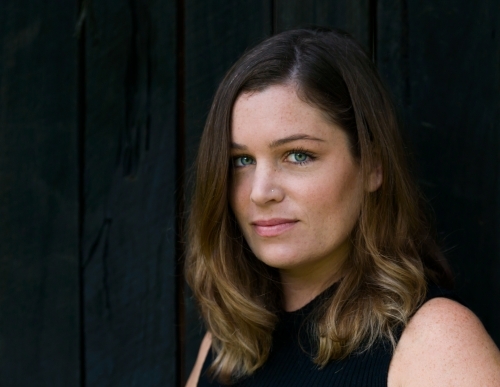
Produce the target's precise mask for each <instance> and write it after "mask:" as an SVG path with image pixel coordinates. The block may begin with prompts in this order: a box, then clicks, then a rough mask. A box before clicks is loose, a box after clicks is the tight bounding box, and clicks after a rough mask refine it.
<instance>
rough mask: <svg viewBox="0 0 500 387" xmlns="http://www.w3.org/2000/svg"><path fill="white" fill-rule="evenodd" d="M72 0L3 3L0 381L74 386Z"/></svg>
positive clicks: (4, 383) (74, 51) (75, 237)
mask: <svg viewBox="0 0 500 387" xmlns="http://www.w3.org/2000/svg"><path fill="white" fill-rule="evenodd" d="M76 15H77V2H76V1H64V2H57V3H50V2H49V3H44V2H30V3H29V4H27V3H26V2H18V1H14V0H6V1H2V2H0V25H1V26H2V27H1V31H0V40H1V42H2V44H1V45H0V214H1V215H0V240H1V243H0V311H1V313H0V385H2V386H42V387H43V386H47V387H49V386H50V387H57V386H60V387H67V386H69V387H71V386H75V387H76V386H79V385H80V376H79V370H80V365H79V350H80V348H79V308H78V300H79V297H78V286H79V285H78V284H79V281H78V267H79V260H78V147H77V139H78V130H77V84H78V82H77V74H78V70H77V41H76V39H75V37H74V28H75V22H76Z"/></svg>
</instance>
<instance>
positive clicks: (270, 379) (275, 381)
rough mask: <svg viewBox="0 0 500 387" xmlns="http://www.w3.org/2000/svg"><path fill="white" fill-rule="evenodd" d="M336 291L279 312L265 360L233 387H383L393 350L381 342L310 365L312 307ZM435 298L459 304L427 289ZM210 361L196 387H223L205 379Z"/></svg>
mask: <svg viewBox="0 0 500 387" xmlns="http://www.w3.org/2000/svg"><path fill="white" fill-rule="evenodd" d="M335 288H336V286H332V287H330V288H329V289H327V290H326V291H325V292H323V293H322V294H320V295H319V296H318V297H316V298H315V299H314V300H312V301H311V302H310V303H308V304H307V305H305V306H304V307H302V308H301V309H299V310H296V311H294V312H284V311H283V312H281V313H280V315H279V322H278V324H277V326H276V329H275V330H274V333H273V344H272V347H271V351H270V353H269V357H268V359H267V361H266V362H265V363H264V365H263V366H262V367H261V368H259V369H258V370H257V371H255V373H254V374H253V375H251V376H249V377H247V378H245V379H242V380H239V381H238V382H236V383H234V384H232V386H238V387H240V386H241V387H251V386H259V387H264V386H273V387H279V386H286V387H295V386H297V387H298V386H315V387H316V386H318V387H319V386H332V387H386V386H387V376H388V373H389V364H390V362H391V359H392V348H391V345H390V343H389V342H387V341H385V340H382V339H380V340H378V341H377V342H376V343H375V345H373V346H372V347H370V349H369V350H367V351H365V352H362V353H354V354H351V355H350V356H349V357H347V358H346V359H343V360H332V361H330V362H329V363H328V364H327V365H326V366H325V367H323V368H322V369H319V367H318V366H317V365H316V364H315V363H313V361H312V358H313V355H314V353H315V352H316V351H315V345H316V344H315V342H316V341H315V338H314V337H312V335H311V332H310V330H309V329H308V322H309V321H310V319H311V318H312V317H313V316H314V310H315V308H316V307H317V306H318V305H320V304H321V303H322V301H323V300H324V299H325V298H327V297H329V296H331V295H332V293H333V291H334V290H335ZM435 297H446V298H451V299H454V300H456V301H458V302H460V300H458V299H457V298H456V297H455V295H454V294H453V293H452V292H451V291H448V290H445V289H442V288H440V287H437V286H433V285H432V286H429V289H428V292H427V297H426V301H428V300H430V299H432V298H435ZM212 361H213V354H212V351H209V353H208V355H207V358H206V359H205V363H204V364H203V368H202V371H201V374H200V379H199V382H198V386H199V387H206V386H222V385H221V384H220V383H218V382H217V381H216V380H214V381H212V380H211V378H209V377H208V376H207V369H208V367H209V366H210V364H211V363H212Z"/></svg>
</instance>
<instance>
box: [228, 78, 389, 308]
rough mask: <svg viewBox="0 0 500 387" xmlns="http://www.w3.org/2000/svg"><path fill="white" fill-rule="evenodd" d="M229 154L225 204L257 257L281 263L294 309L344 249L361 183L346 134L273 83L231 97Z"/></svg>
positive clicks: (291, 90)
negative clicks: (230, 169)
mask: <svg viewBox="0 0 500 387" xmlns="http://www.w3.org/2000/svg"><path fill="white" fill-rule="evenodd" d="M232 158H233V177H232V185H231V188H230V192H229V197H230V205H231V208H232V209H233V212H234V214H235V216H236V219H237V221H238V224H239V225H240V228H241V230H242V232H243V235H244V237H245V240H246V241H247V243H248V244H249V246H250V248H251V249H252V251H253V253H254V254H255V255H256V257H257V258H258V259H260V260H261V261H263V262H264V263H266V264H267V265H269V266H271V267H274V268H277V269H279V272H280V275H281V282H282V286H283V293H284V300H285V305H284V308H285V310H288V311H291V310H295V309H298V308H300V307H301V306H303V305H305V304H306V303H307V302H309V301H310V300H311V299H312V298H314V297H315V296H316V295H318V294H319V293H320V292H321V291H322V290H323V289H325V288H326V287H327V286H328V285H329V284H331V283H333V282H334V281H335V280H337V279H338V278H339V276H340V275H341V273H340V267H341V265H342V263H343V261H344V260H345V258H346V256H347V254H348V252H349V249H350V242H349V234H350V232H351V231H352V229H353V227H354V225H355V223H356V221H357V219H358V217H359V212H360V208H361V202H362V199H363V195H364V191H365V187H364V182H363V178H362V173H361V169H360V166H359V165H358V162H357V161H356V160H355V159H354V158H353V156H352V154H351V150H350V144H349V141H348V138H347V136H346V134H345V133H344V131H343V130H342V129H341V128H340V127H338V126H337V125H334V124H333V123H331V122H329V121H328V120H327V119H326V117H325V114H324V113H323V112H322V111H320V110H319V109H317V108H315V107H313V106H311V105H310V104H307V103H305V102H303V101H302V100H300V99H299V98H298V97H297V93H296V91H295V87H294V86H293V85H288V86H272V87H269V88H267V89H265V90H263V91H261V92H256V93H244V94H242V95H240V96H239V98H238V99H237V100H236V103H235V105H234V108H233V121H232ZM380 181H381V180H380V179H379V180H376V181H374V184H372V186H371V187H368V190H374V189H376V188H378V185H379V184H380ZM269 222H270V224H268V223H269ZM274 223H277V224H274Z"/></svg>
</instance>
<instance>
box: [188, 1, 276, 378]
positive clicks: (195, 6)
mask: <svg viewBox="0 0 500 387" xmlns="http://www.w3.org/2000/svg"><path fill="white" fill-rule="evenodd" d="M185 7H186V8H185V15H186V18H185V31H186V44H185V63H186V67H185V90H186V91H185V93H186V100H185V106H186V110H185V123H186V127H185V133H186V148H185V152H186V165H187V173H186V181H187V182H189V181H190V180H191V179H192V175H191V171H192V169H191V167H192V165H193V162H194V159H195V157H196V152H197V149H198V142H199V138H200V136H201V132H202V130H203V126H204V122H205V119H206V116H207V114H208V110H209V108H210V104H211V100H212V97H213V95H214V94H215V90H216V88H217V86H218V84H219V82H220V81H221V80H222V77H223V76H224V74H225V72H226V71H227V70H228V69H229V67H230V66H231V65H232V64H233V63H234V62H235V61H236V60H237V59H238V58H239V56H241V54H242V53H243V52H244V51H245V49H247V48H249V47H251V46H253V45H255V44H256V43H257V42H259V41H260V40H262V39H264V38H265V37H267V36H269V35H270V34H271V30H272V23H271V10H272V4H271V1H270V0H258V1H256V0H235V1H230V2H229V1H224V0H213V1H204V0H186V1H185ZM189 191H190V189H189V186H188V188H187V192H189ZM188 196H189V194H188ZM185 305H186V317H185V320H186V327H185V329H186V338H185V351H186V354H185V370H186V372H187V373H189V372H190V371H191V369H192V366H193V364H194V360H195V359H196V354H197V353H198V348H199V343H200V341H201V337H202V333H203V329H202V327H201V322H200V320H199V317H198V313H197V310H196V307H195V305H194V302H193V300H192V299H191V298H190V295H189V290H187V295H186V297H185Z"/></svg>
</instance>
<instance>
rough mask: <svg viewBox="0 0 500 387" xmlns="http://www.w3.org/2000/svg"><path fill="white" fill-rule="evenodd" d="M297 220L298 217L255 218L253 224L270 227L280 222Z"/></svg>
mask: <svg viewBox="0 0 500 387" xmlns="http://www.w3.org/2000/svg"><path fill="white" fill-rule="evenodd" d="M295 222H297V219H285V218H272V219H258V220H254V221H253V222H251V224H252V225H254V226H263V227H266V226H267V227H270V226H276V225H278V224H284V223H295Z"/></svg>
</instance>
